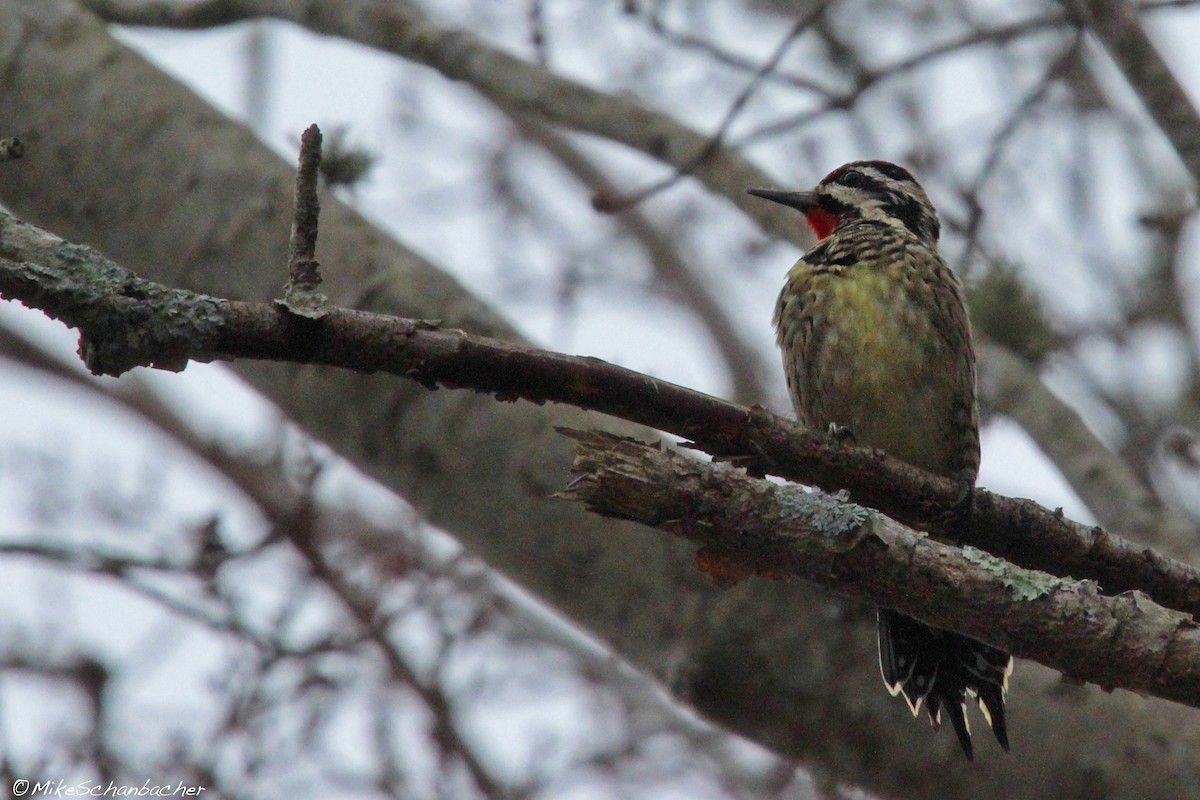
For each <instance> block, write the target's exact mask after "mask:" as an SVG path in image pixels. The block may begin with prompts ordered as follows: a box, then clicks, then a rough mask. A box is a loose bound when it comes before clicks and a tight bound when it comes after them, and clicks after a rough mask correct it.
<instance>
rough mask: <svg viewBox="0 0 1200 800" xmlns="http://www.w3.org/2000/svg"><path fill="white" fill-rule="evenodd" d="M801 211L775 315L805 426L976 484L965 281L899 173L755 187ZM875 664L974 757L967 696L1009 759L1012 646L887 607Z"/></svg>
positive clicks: (896, 690)
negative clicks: (802, 239)
mask: <svg viewBox="0 0 1200 800" xmlns="http://www.w3.org/2000/svg"><path fill="white" fill-rule="evenodd" d="M749 191H750V194H752V195H755V196H758V197H762V198H765V199H767V200H772V201H774V202H776V203H782V204H783V205H786V206H790V207H791V208H795V209H797V210H799V211H800V212H801V213H803V214H804V218H805V220H806V221H807V223H808V225H809V227H811V228H812V230H813V232H814V233H815V234H816V235H817V239H818V240H819V241H818V242H817V244H816V245H815V246H814V247H813V248H812V249H811V250H809V251H808V252H807V253H805V254H804V255H803V256H802V257H801V258H800V260H799V261H797V262H796V265H795V266H793V267H792V269H791V271H790V272H789V273H788V276H787V281H786V283H785V284H784V287H783V291H782V292H781V293H780V295H779V300H778V302H777V303H776V306H775V329H776V332H777V334H778V340H779V346H780V348H781V350H782V351H783V367H784V371H785V373H786V375H787V384H788V390H789V392H790V393H791V397H792V404H793V405H794V406H795V409H796V415H797V416H798V417H799V419H800V422H801V423H803V424H804V425H806V426H807V427H810V428H813V429H816V430H824V429H827V428H828V429H829V430H830V431H831V432H835V433H837V432H840V435H842V436H847V435H848V436H849V437H852V438H853V440H854V441H855V442H856V443H857V444H860V445H863V446H866V447H878V448H880V449H881V450H884V451H885V452H887V453H889V454H891V455H893V456H895V457H896V458H899V459H902V460H904V461H907V462H909V463H910V464H913V465H915V466H918V467H921V468H922V469H925V470H928V471H929V472H934V473H937V474H939V475H944V476H946V477H948V478H952V479H954V480H956V481H960V482H962V483H963V485H964V486H965V487H970V486H973V485H974V484H975V478H976V475H977V473H978V472H979V412H978V409H977V407H976V404H975V349H974V347H973V346H972V344H971V327H970V323H969V321H968V320H967V313H966V307H965V305H964V301H963V290H962V285H961V284H960V283H959V281H958V278H957V277H955V275H954V273H953V272H952V271H951V270H950V267H949V266H948V265H947V264H946V262H945V261H944V260H942V257H941V256H940V255H938V251H937V242H938V233H939V230H940V223H939V222H938V217H937V212H936V211H934V208H933V205H932V204H931V203H930V202H929V197H928V196H927V195H926V194H925V190H924V189H922V188H921V186H920V185H919V184H918V183H917V181H916V180H915V179H914V178H913V176H912V174H911V173H909V171H908V170H906V169H904V168H903V167H900V166H897V165H895V164H892V163H889V162H886V161H855V162H852V163H850V164H846V165H844V166H842V167H839V168H837V169H835V170H834V171H833V172H831V173H829V174H828V175H827V176H825V178H824V179H823V180H822V181H821V182H820V183H819V184H817V186H816V188H814V189H813V190H812V191H807V192H786V191H776V190H773V189H751V190H749ZM878 619H879V666H880V671H881V672H882V673H883V680H884V683H886V684H887V687H888V691H889V692H890V693H891V694H892V696H893V697H894V696H896V695H897V694H901V693H903V695H904V699H905V700H906V701H907V703H908V707H909V709H910V710H911V711H912V713H913V716H917V715H918V714H919V713H920V710H921V706H922V705H924V707H925V711H926V713H927V714H928V715H929V720H930V722H931V723H932V725H933V728H934V730H938V729H939V728H940V727H941V724H942V721H943V717H942V715H943V713H945V714H946V715H947V716H948V717H949V719H950V724H951V726H953V728H954V732H955V734H957V736H958V741H959V743H960V744H961V745H962V749H963V752H964V753H965V754H966V757H967V759H968V760H974V750H973V747H972V744H971V732H970V728H969V726H968V723H967V719H966V697H967V696H968V695H970V696H971V697H973V698H974V699H976V700H977V701H978V703H979V708H980V709H981V710H982V712H983V715H984V718H985V719H986V720H987V721H988V723H989V725H991V728H992V731H993V733H994V734H995V736H996V739H997V741H999V742H1000V745H1001V746H1002V747H1003V748H1004V749H1005V750H1008V730H1007V726H1006V723H1005V718H1004V696H1005V694H1006V693H1007V690H1008V676H1009V674H1010V673H1011V672H1012V658H1011V657H1010V656H1009V654H1008V653H1006V652H1004V651H1003V650H1001V649H999V648H996V647H992V646H991V645H987V644H984V643H983V642H980V641H977V640H975V639H972V638H970V637H967V636H963V635H962V634H959V633H954V632H952V631H944V630H939V629H938V628H934V627H931V626H929V625H926V624H924V623H923V622H918V621H917V620H915V619H912V618H911V617H906V616H904V615H903V614H899V613H897V612H895V611H891V610H888V609H883V608H881V609H879V611H878Z"/></svg>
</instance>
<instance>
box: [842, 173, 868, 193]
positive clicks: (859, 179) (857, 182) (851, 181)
mask: <svg viewBox="0 0 1200 800" xmlns="http://www.w3.org/2000/svg"><path fill="white" fill-rule="evenodd" d="M866 180H867V176H866V175H863V174H862V173H861V172H859V171H858V170H856V169H848V170H846V171H845V172H843V173H842V174H841V175H840V176H838V181H837V182H838V183H840V184H841V185H842V186H849V187H850V188H851V189H858V188H861V187H862V186H864V185H865V184H866Z"/></svg>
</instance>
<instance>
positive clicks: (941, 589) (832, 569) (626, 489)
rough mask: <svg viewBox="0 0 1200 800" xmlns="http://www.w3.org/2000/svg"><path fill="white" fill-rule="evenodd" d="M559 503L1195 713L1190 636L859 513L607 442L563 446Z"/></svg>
mask: <svg viewBox="0 0 1200 800" xmlns="http://www.w3.org/2000/svg"><path fill="white" fill-rule="evenodd" d="M571 435H572V436H573V438H575V439H576V441H577V442H578V444H577V447H578V457H577V458H576V462H575V467H574V470H573V471H574V472H575V474H576V477H575V480H573V481H572V482H571V487H570V489H568V490H567V491H566V492H565V493H564V494H565V495H566V496H567V497H569V498H571V499H575V500H579V501H581V502H583V503H585V504H586V505H587V506H588V508H590V509H591V510H593V511H596V512H598V513H600V514H604V515H606V516H612V517H617V518H620V519H632V520H636V521H638V522H641V523H643V524H646V525H650V526H652V527H656V528H661V529H663V530H666V531H669V532H671V533H674V534H675V535H677V536H682V537H683V538H685V539H688V540H690V541H692V542H695V543H696V544H699V545H701V546H702V547H703V548H707V549H708V550H709V551H711V552H712V553H713V554H714V555H716V556H718V557H724V558H729V559H732V560H734V561H735V562H739V563H742V564H744V565H746V566H747V567H748V568H749V569H751V570H753V571H755V572H757V573H758V574H760V575H767V576H775V577H797V578H803V579H804V580H808V581H812V582H814V583H817V584H819V585H821V586H823V587H825V588H826V589H830V590H831V591H835V592H838V593H840V594H847V595H850V596H853V597H858V598H864V599H868V600H870V601H871V602H873V603H875V604H877V605H883V606H886V607H888V608H894V609H896V610H898V611H902V612H904V613H905V614H910V615H912V616H914V617H917V618H918V619H922V620H924V621H926V622H929V623H931V624H934V625H937V626H939V627H943V628H949V629H952V630H956V631H962V632H963V633H967V634H970V635H971V636H975V637H977V638H980V639H983V640H984V641H987V642H990V643H992V644H994V645H997V646H999V647H1003V648H1005V649H1007V650H1010V651H1011V652H1013V653H1014V654H1016V655H1019V656H1025V657H1026V658H1031V659H1033V660H1035V661H1038V662H1040V663H1042V664H1045V665H1047V666H1050V667H1053V668H1055V669H1058V670H1061V671H1062V672H1064V673H1065V674H1066V675H1068V676H1070V677H1072V678H1075V679H1079V680H1087V681H1092V682H1094V683H1098V684H1099V685H1100V686H1102V687H1105V688H1106V689H1111V688H1113V687H1121V688H1125V689H1130V690H1133V691H1137V692H1145V693H1150V694H1155V695H1157V696H1159V697H1164V698H1167V699H1171V700H1175V701H1177V702H1180V703H1184V704H1186V705H1190V706H1195V707H1200V671H1198V670H1197V669H1196V665H1197V664H1200V625H1198V624H1197V623H1196V622H1195V621H1194V620H1193V619H1192V617H1191V615H1189V614H1184V613H1180V612H1178V611H1171V610H1168V609H1165V608H1162V607H1161V606H1158V605H1155V604H1154V603H1153V602H1151V601H1150V599H1149V598H1147V597H1146V596H1145V595H1142V594H1141V593H1138V592H1130V593H1123V594H1121V595H1119V596H1117V597H1106V596H1104V595H1102V594H1100V592H1099V589H1098V587H1097V586H1096V584H1094V583H1091V582H1088V581H1076V580H1067V579H1062V578H1056V577H1054V576H1052V575H1048V574H1046V573H1044V572H1036V571H1031V570H1025V569H1021V568H1019V567H1014V566H1012V565H1011V564H1007V563H1005V562H1004V561H1001V560H1000V559H997V558H995V557H993V556H989V555H988V554H986V553H982V552H980V551H978V550H975V549H974V548H966V549H961V550H960V549H959V548H956V547H951V546H949V545H945V544H941V543H939V542H936V541H934V540H933V539H930V538H929V537H927V536H921V535H919V534H917V533H916V532H914V531H912V530H911V529H909V528H906V527H904V526H902V525H899V524H897V523H896V522H894V521H892V520H890V519H888V518H887V517H884V516H882V515H878V514H874V513H872V512H871V510H870V509H867V508H864V507H862V506H859V505H855V504H852V503H847V502H844V501H841V500H838V499H837V498H835V497H832V496H830V495H825V494H819V493H809V492H805V491H804V490H802V489H801V488H800V487H797V486H792V485H789V486H780V485H777V484H773V483H767V482H764V481H761V480H757V479H755V478H751V477H749V476H747V475H745V474H743V473H741V472H739V471H736V470H733V469H730V468H728V467H725V466H723V465H719V464H711V463H705V462H700V461H697V460H695V459H690V458H683V457H681V456H680V455H678V454H676V453H672V452H670V451H666V450H663V449H662V448H659V447H655V446H649V445H645V444H642V443H641V442H636V441H633V440H630V439H622V438H619V437H615V436H612V435H611V434H603V433H595V432H590V433H589V432H573V433H572V434H571Z"/></svg>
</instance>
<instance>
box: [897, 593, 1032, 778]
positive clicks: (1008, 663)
mask: <svg viewBox="0 0 1200 800" xmlns="http://www.w3.org/2000/svg"><path fill="white" fill-rule="evenodd" d="M879 667H880V670H881V671H882V672H883V680H884V682H885V683H887V686H888V691H890V692H891V693H892V694H893V695H897V694H900V693H903V694H904V699H905V701H906V702H907V703H908V707H909V708H910V709H911V710H912V712H913V716H916V715H917V714H918V713H919V712H920V710H921V705H922V703H923V704H924V705H925V712H926V713H927V714H928V715H929V721H930V722H931V723H932V724H933V727H934V729H935V730H936V729H939V728H940V727H941V725H942V713H943V712H945V713H946V714H947V715H948V716H949V718H950V725H951V727H953V728H954V733H955V734H956V735H957V736H958V741H959V744H961V745H962V749H963V752H964V753H965V754H966V756H967V760H969V761H970V760H973V759H974V748H973V746H972V744H971V727H970V725H969V723H968V722H967V718H966V696H967V695H968V694H969V695H970V696H971V697H973V698H976V699H977V700H978V701H979V708H980V709H981V710H982V711H983V716H984V718H985V719H986V720H987V721H988V724H989V725H990V726H991V728H992V732H993V733H994V734H995V735H996V740H997V741H998V742H1000V746H1001V747H1003V748H1004V749H1005V750H1008V725H1007V724H1006V721H1005V718H1004V695H1005V693H1006V692H1007V690H1008V675H1009V673H1010V672H1011V671H1012V658H1010V657H1009V655H1008V653H1006V652H1004V651H1003V650H1001V649H999V648H997V647H992V646H991V645H988V644H984V643H983V642H980V641H977V640H975V639H972V638H970V637H968V636H963V635H962V634H959V633H953V632H951V631H943V630H939V629H938V628H932V627H930V626H928V625H926V624H925V623H923V622H918V621H917V620H915V619H913V618H911V617H906V616H904V615H903V614H898V613H896V612H895V611H889V610H887V609H883V608H881V609H879Z"/></svg>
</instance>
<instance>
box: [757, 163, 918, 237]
mask: <svg viewBox="0 0 1200 800" xmlns="http://www.w3.org/2000/svg"><path fill="white" fill-rule="evenodd" d="M749 192H750V194H752V195H754V196H756V197H762V198H765V199H767V200H773V201H775V202H776V203H782V204H783V205H785V206H790V207H792V208H795V209H798V210H800V211H801V212H803V214H804V218H805V219H806V220H807V221H808V225H809V227H811V228H812V229H813V232H814V233H816V234H817V238H818V239H824V238H825V237H826V236H828V235H829V234H831V233H833V231H834V230H835V229H836V228H837V227H838V226H839V225H841V224H843V223H846V222H850V221H852V220H876V221H879V222H885V223H887V224H889V225H895V226H897V227H902V228H906V229H907V230H909V231H911V232H912V233H913V234H915V235H916V236H917V237H918V238H920V239H921V240H922V241H923V242H926V243H927V244H929V245H930V246H933V245H936V244H937V240H938V233H939V232H940V230H941V225H940V224H939V223H938V218H937V212H936V211H934V209H933V204H932V203H930V202H929V196H928V195H926V194H925V190H924V189H922V188H921V184H919V183H917V181H916V179H915V178H914V177H913V176H912V173H910V172H909V171H908V170H906V169H905V168H904V167H900V166H897V165H895V164H892V163H891V162H888V161H852V162H851V163H849V164H845V165H843V166H840V167H838V168H837V169H835V170H834V171H833V172H831V173H829V174H828V175H826V176H825V178H824V179H823V180H822V181H821V182H820V183H818V184H817V185H816V187H815V188H814V189H812V191H808V192H783V191H779V190H776V189H750V190H749Z"/></svg>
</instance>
